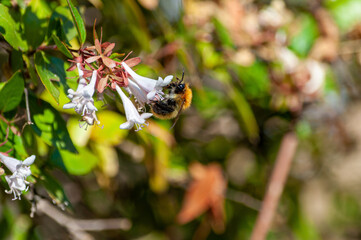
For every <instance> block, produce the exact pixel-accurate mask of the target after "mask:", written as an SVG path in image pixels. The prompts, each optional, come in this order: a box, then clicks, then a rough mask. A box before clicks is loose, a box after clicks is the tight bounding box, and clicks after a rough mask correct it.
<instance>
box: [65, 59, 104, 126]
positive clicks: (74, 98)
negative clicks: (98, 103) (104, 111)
mask: <svg viewBox="0 0 361 240" xmlns="http://www.w3.org/2000/svg"><path fill="white" fill-rule="evenodd" d="M77 66H78V71H79V78H80V80H79V85H78V88H77V90H76V91H74V90H73V89H69V90H68V98H70V100H71V102H69V103H67V104H65V105H64V106H63V108H64V109H70V108H74V110H75V112H76V113H78V114H80V115H81V116H83V118H82V120H84V121H86V123H88V124H89V125H93V124H94V122H95V123H96V124H100V122H99V121H98V119H97V117H96V115H95V112H96V111H98V109H97V108H96V107H95V106H94V100H93V94H94V91H95V83H96V80H97V71H96V70H94V71H93V74H92V77H91V79H90V82H89V84H87V83H86V80H85V78H84V77H83V71H82V70H81V69H80V64H79V63H78V64H77ZM90 123H93V124H90Z"/></svg>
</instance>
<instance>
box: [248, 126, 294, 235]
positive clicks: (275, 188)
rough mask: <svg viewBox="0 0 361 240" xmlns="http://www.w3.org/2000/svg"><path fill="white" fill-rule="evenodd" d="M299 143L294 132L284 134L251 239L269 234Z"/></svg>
mask: <svg viewBox="0 0 361 240" xmlns="http://www.w3.org/2000/svg"><path fill="white" fill-rule="evenodd" d="M297 144H298V140H297V137H296V135H295V134H294V133H293V132H290V133H287V134H286V135H284V136H283V139H282V142H281V146H280V150H279V152H278V155H277V159H276V162H275V167H274V169H273V172H272V176H271V179H270V182H269V186H268V189H267V192H266V196H265V197H264V200H263V203H262V207H261V211H260V213H259V214H258V217H257V221H256V224H255V227H254V229H253V232H252V235H251V238H250V239H251V240H263V239H265V238H266V236H267V233H268V230H269V228H270V226H271V221H272V219H273V216H274V214H275V211H276V208H277V205H278V202H279V199H280V197H281V194H282V191H283V187H284V185H285V183H286V180H287V176H288V172H289V170H290V167H291V162H292V159H293V156H294V155H295V152H296V149H297Z"/></svg>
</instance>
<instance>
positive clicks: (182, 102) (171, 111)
mask: <svg viewBox="0 0 361 240" xmlns="http://www.w3.org/2000/svg"><path fill="white" fill-rule="evenodd" d="M183 78H184V72H183V74H182V79H181V80H179V79H178V78H177V82H173V83H170V84H168V85H167V86H165V87H164V88H163V90H164V92H165V93H166V94H165V96H164V98H163V99H160V100H155V101H153V102H151V104H150V107H151V110H152V113H153V115H154V116H156V117H157V118H160V119H172V118H176V120H175V122H174V124H173V126H172V127H174V125H175V123H176V122H177V120H178V118H179V115H180V113H181V112H182V111H183V110H186V109H187V108H189V106H190V105H191V102H192V90H191V89H190V88H189V85H188V84H187V83H184V82H183Z"/></svg>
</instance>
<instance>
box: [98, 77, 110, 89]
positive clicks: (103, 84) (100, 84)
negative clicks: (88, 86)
mask: <svg viewBox="0 0 361 240" xmlns="http://www.w3.org/2000/svg"><path fill="white" fill-rule="evenodd" d="M108 76H109V75H107V76H106V77H104V78H101V79H100V80H99V82H98V85H97V90H98V92H99V93H102V92H103V91H104V89H105V87H106V86H107V83H108Z"/></svg>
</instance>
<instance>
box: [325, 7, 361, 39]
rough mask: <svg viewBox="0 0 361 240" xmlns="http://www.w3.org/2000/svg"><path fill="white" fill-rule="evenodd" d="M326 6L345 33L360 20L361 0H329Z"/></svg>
mask: <svg viewBox="0 0 361 240" xmlns="http://www.w3.org/2000/svg"><path fill="white" fill-rule="evenodd" d="M326 6H327V7H328V9H329V10H330V12H331V14H332V16H333V17H334V19H335V22H336V24H337V25H338V27H339V28H340V30H341V32H343V33H345V32H347V31H350V30H351V28H352V27H354V26H355V25H356V24H357V23H359V22H360V12H361V1H359V0H342V1H341V0H338V1H334V0H333V1H330V0H329V1H328V2H326Z"/></svg>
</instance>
